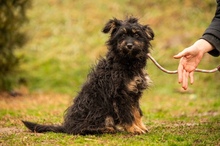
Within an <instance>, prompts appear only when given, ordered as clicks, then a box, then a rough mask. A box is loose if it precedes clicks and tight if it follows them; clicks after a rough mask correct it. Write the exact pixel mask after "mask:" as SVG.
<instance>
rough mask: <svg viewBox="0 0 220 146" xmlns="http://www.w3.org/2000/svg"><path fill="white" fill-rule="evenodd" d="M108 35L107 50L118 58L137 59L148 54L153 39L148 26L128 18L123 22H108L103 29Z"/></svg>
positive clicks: (151, 31) (112, 20)
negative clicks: (118, 56) (114, 53)
mask: <svg viewBox="0 0 220 146" xmlns="http://www.w3.org/2000/svg"><path fill="white" fill-rule="evenodd" d="M103 32H104V33H110V34H111V37H110V39H109V40H108V41H107V44H108V46H109V49H112V50H113V51H115V52H116V53H117V54H118V55H120V56H127V57H138V56H139V55H141V54H142V55H143V54H144V55H146V54H147V53H148V52H149V49H148V48H149V46H150V41H151V40H153V38H154V33H153V30H152V29H151V28H150V27H149V26H148V25H141V24H140V23H138V19H137V18H134V17H129V18H127V19H125V20H118V19H116V18H114V19H111V20H109V21H108V22H107V23H106V25H105V27H104V28H103Z"/></svg>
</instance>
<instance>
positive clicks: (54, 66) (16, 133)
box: [0, 0, 220, 146]
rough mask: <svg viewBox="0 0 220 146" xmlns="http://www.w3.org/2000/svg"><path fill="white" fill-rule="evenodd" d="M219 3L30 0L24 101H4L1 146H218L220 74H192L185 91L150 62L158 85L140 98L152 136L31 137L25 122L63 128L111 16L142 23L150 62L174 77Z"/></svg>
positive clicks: (209, 61)
mask: <svg viewBox="0 0 220 146" xmlns="http://www.w3.org/2000/svg"><path fill="white" fill-rule="evenodd" d="M214 11H215V1H213V0H204V1H202V2H201V1H199V0H195V1H193V2H192V1H191V0H185V1H179V0H178V1H176V0H170V1H163V0H155V1H149V2H146V1H141V0H137V1H130V0H120V1H116V0H112V1H106V0H104V1H101V0H95V1H86V0H85V1H78V0H75V1H71V0H64V1H59V0H49V1H33V5H32V8H31V9H30V10H29V11H28V14H27V15H28V17H29V23H28V24H26V26H25V27H24V28H23V31H25V32H26V33H27V34H28V36H29V38H30V40H29V42H28V43H27V44H26V46H24V48H22V49H20V50H18V51H17V55H24V59H23V62H22V63H21V65H20V69H21V71H20V73H19V74H17V75H16V76H15V77H16V78H17V79H22V80H23V81H24V82H25V83H26V86H25V87H24V85H18V86H16V87H15V90H17V91H19V92H21V93H22V94H23V95H22V96H18V97H8V96H7V95H6V94H4V93H1V95H0V119H1V120H0V145H184V146H185V145H220V132H219V131H220V94H219V88H220V74H219V73H214V74H201V73H195V83H194V85H190V87H189V89H188V90H187V91H182V90H181V88H180V85H179V84H178V83H177V75H168V74H165V73H163V72H161V71H160V70H158V69H157V68H156V67H155V66H154V65H153V63H152V62H150V61H149V62H148V66H147V70H148V73H149V74H150V77H151V79H152V80H153V85H152V86H151V88H150V89H149V90H147V91H146V92H145V93H144V95H143V98H142V99H141V108H142V110H143V113H144V117H143V118H144V119H143V120H144V123H145V124H146V125H147V127H148V128H149V130H150V132H149V133H147V134H144V135H130V134H127V133H118V134H113V135H109V134H105V135H93V136H91V135H89V136H78V135H77V136H72V135H66V134H54V133H47V134H37V133H30V132H29V131H28V130H27V129H26V128H25V127H24V126H23V125H22V123H21V120H31V121H35V122H39V123H49V124H50V123H61V122H62V117H63V112H64V111H65V109H66V108H67V107H68V106H69V105H70V104H71V102H72V98H73V97H74V96H75V95H76V94H77V91H79V90H80V86H81V84H82V83H83V82H84V81H85V79H86V75H87V73H88V72H89V69H90V67H91V66H92V65H93V64H95V62H96V61H97V59H98V58H99V56H103V55H104V54H105V52H106V47H105V41H106V40H107V39H108V35H105V34H103V33H101V30H102V27H103V26H104V24H105V23H106V22H107V21H108V20H109V19H110V18H112V17H116V18H120V19H123V18H124V17H125V16H126V15H131V14H132V15H133V16H137V17H138V18H140V21H141V22H142V23H146V24H150V26H151V27H152V28H153V30H154V32H155V40H154V41H153V42H152V46H153V48H152V55H153V56H154V57H155V58H156V60H157V61H158V62H160V64H161V65H162V66H164V67H165V68H167V69H170V70H175V69H176V68H177V65H178V60H174V59H173V58H172V56H173V55H174V54H176V53H178V52H179V51H181V50H182V49H184V47H188V46H189V45H191V44H192V43H193V42H194V41H195V40H197V39H198V38H199V37H200V36H201V35H202V33H203V32H204V30H205V28H206V27H207V26H208V25H209V23H210V21H211V19H212V17H213V14H214ZM219 62H220V58H219V57H218V58H213V57H211V56H210V55H208V54H207V55H206V56H205V57H204V59H203V60H202V62H201V64H200V66H199V68H204V69H211V68H214V67H216V66H217V65H218V64H219Z"/></svg>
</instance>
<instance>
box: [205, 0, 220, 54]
mask: <svg viewBox="0 0 220 146" xmlns="http://www.w3.org/2000/svg"><path fill="white" fill-rule="evenodd" d="M202 39H204V40H206V41H208V42H209V43H210V44H211V45H212V46H213V47H214V50H212V51H210V52H209V54H211V55H213V56H219V55H220V0H217V9H216V12H215V16H214V18H213V19H212V22H211V24H210V25H209V27H208V28H207V29H206V30H205V32H204V34H203V36H202Z"/></svg>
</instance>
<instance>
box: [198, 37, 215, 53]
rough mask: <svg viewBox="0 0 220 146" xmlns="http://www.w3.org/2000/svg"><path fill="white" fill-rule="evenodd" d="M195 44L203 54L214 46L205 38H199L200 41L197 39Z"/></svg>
mask: <svg viewBox="0 0 220 146" xmlns="http://www.w3.org/2000/svg"><path fill="white" fill-rule="evenodd" d="M195 44H196V46H197V48H198V49H199V51H200V52H202V53H203V54H205V53H207V52H209V51H211V50H213V46H212V45H211V44H210V43H209V42H208V41H206V40H204V39H199V40H198V41H196V43H195Z"/></svg>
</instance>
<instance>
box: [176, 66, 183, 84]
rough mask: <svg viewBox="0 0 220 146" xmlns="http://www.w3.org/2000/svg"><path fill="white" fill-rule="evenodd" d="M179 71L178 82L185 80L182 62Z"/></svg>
mask: <svg viewBox="0 0 220 146" xmlns="http://www.w3.org/2000/svg"><path fill="white" fill-rule="evenodd" d="M177 72H178V82H179V83H182V82H183V65H182V64H181V63H180V64H179V66H178V69H177Z"/></svg>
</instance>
